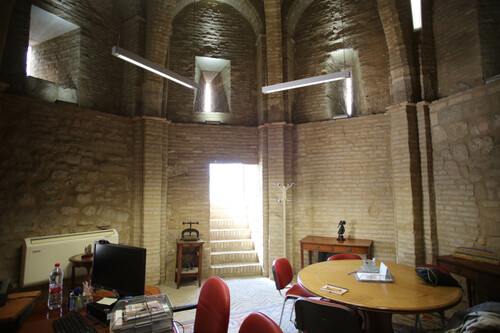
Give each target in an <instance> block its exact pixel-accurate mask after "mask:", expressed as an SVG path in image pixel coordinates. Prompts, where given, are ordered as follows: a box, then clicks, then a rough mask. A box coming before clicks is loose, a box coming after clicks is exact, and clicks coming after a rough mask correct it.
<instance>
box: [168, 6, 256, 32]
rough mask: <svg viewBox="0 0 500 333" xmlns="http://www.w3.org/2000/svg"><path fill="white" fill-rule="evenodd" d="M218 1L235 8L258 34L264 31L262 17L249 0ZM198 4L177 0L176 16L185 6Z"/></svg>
mask: <svg viewBox="0 0 500 333" xmlns="http://www.w3.org/2000/svg"><path fill="white" fill-rule="evenodd" d="M217 1H218V2H221V3H225V4H227V5H229V6H231V7H233V8H234V9H236V10H237V11H238V12H239V13H240V14H241V15H242V16H243V17H244V18H246V20H247V21H248V22H249V23H250V25H251V26H252V28H253V31H254V32H255V35H256V36H259V34H261V33H262V32H263V30H264V29H263V26H264V25H263V23H262V18H261V17H260V16H259V13H258V12H257V10H256V9H255V7H254V6H253V5H252V4H251V3H250V2H249V1H248V0H217ZM193 3H194V4H195V5H196V0H180V1H178V2H177V5H176V6H175V10H174V18H175V17H176V16H177V14H179V13H180V12H181V11H182V10H183V9H184V7H186V6H188V5H191V4H193Z"/></svg>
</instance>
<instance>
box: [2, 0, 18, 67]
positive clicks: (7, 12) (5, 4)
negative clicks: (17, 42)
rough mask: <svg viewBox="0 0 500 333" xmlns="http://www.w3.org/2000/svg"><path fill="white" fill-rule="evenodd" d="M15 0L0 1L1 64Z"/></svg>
mask: <svg viewBox="0 0 500 333" xmlns="http://www.w3.org/2000/svg"><path fill="white" fill-rule="evenodd" d="M14 2H15V0H4V1H0V64H1V63H2V59H3V47H4V45H5V40H6V39H7V32H8V30H9V23H10V16H11V13H12V7H14Z"/></svg>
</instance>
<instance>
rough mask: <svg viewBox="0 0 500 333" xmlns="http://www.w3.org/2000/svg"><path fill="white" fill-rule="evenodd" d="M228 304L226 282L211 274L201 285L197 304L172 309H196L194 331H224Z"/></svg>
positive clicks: (227, 319)
mask: <svg viewBox="0 0 500 333" xmlns="http://www.w3.org/2000/svg"><path fill="white" fill-rule="evenodd" d="M230 306H231V301H230V296H229V288H228V287H227V284H226V283H225V282H224V281H223V280H222V279H221V278H220V277H217V276H212V277H210V278H208V280H207V281H205V283H204V284H203V286H202V287H201V290H200V296H199V297H198V303H197V304H191V305H185V306H180V307H174V308H173V309H172V311H173V312H178V311H184V310H191V309H196V316H195V319H194V330H193V332H194V333H205V332H206V333H226V332H227V328H228V326H229V308H230Z"/></svg>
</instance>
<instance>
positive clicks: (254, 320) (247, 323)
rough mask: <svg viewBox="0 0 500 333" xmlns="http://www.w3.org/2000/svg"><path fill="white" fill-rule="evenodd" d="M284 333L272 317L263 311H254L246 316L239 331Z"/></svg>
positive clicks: (239, 332)
mask: <svg viewBox="0 0 500 333" xmlns="http://www.w3.org/2000/svg"><path fill="white" fill-rule="evenodd" d="M257 332H258V333H283V331H282V330H281V328H280V327H279V326H278V324H276V323H275V322H274V321H273V320H272V319H271V318H269V317H268V316H266V315H265V314H263V313H262V312H253V313H251V314H249V315H248V317H246V318H245V320H244V321H243V323H242V324H241V326H240V329H239V331H238V333H257Z"/></svg>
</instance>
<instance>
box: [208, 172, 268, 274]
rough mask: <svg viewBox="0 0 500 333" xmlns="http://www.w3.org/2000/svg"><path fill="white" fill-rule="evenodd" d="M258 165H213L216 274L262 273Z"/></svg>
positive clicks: (212, 233) (213, 260) (213, 262)
mask: <svg viewBox="0 0 500 333" xmlns="http://www.w3.org/2000/svg"><path fill="white" fill-rule="evenodd" d="M261 179H262V177H261V173H260V168H259V167H258V165H255V164H240V163H231V164H210V236H211V241H210V245H211V266H212V274H213V275H217V276H249V275H261V274H262V264H261V262H262V260H260V258H262V253H263V245H262V186H261V183H262V182H261Z"/></svg>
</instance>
